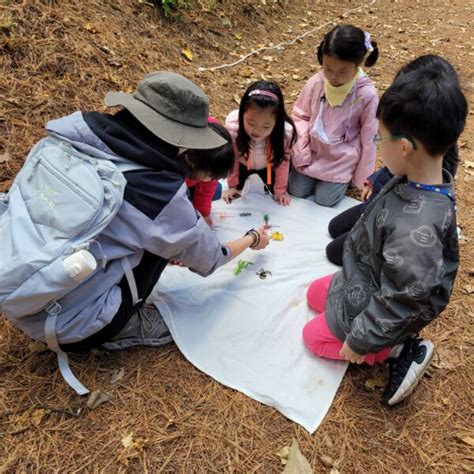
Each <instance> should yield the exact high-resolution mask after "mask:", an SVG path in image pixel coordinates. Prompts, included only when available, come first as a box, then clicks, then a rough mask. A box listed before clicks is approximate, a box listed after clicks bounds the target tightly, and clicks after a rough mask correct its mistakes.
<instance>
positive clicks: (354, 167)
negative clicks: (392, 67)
mask: <svg viewBox="0 0 474 474" xmlns="http://www.w3.org/2000/svg"><path fill="white" fill-rule="evenodd" d="M317 55H318V61H319V63H320V64H321V65H322V71H321V72H318V73H317V74H315V75H314V76H313V77H311V79H310V80H309V81H308V82H307V83H306V85H305V87H304V88H303V90H302V91H301V93H300V95H299V97H298V100H297V101H296V103H295V106H294V109H293V120H294V122H295V125H296V131H297V133H298V141H297V143H296V145H295V147H294V148H293V156H292V164H293V169H292V171H291V173H290V179H289V190H290V193H291V194H293V195H294V196H297V197H308V196H310V195H311V194H313V193H314V198H315V202H316V203H317V204H320V205H322V206H334V205H335V204H337V203H338V202H339V201H340V200H341V199H342V198H343V197H344V194H345V193H346V191H347V188H348V187H349V184H351V183H352V184H353V185H354V186H357V187H358V188H359V189H362V187H363V184H364V181H365V179H366V178H367V176H369V175H370V174H372V172H373V170H374V166H375V145H374V143H373V142H372V139H373V137H374V135H375V134H376V132H377V120H376V118H375V112H376V110H377V103H378V97H377V92H376V90H375V87H374V85H373V84H372V81H371V80H370V79H369V78H368V77H367V74H365V72H364V71H363V70H362V69H361V67H360V66H361V65H362V63H363V64H364V66H367V67H370V66H373V65H374V64H375V62H376V61H377V57H378V49H377V44H376V43H375V41H371V39H370V35H369V33H364V32H363V31H362V30H361V29H359V28H357V27H355V26H351V25H338V26H336V27H335V28H333V29H332V30H331V31H330V32H329V33H327V34H326V36H325V37H324V39H323V41H322V42H321V44H320V45H319V47H318V53H317Z"/></svg>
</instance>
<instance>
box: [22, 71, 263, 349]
mask: <svg viewBox="0 0 474 474" xmlns="http://www.w3.org/2000/svg"><path fill="white" fill-rule="evenodd" d="M105 104H106V105H107V106H108V107H120V110H117V111H113V113H111V114H108V113H100V112H75V113H73V114H71V115H69V116H67V117H63V118H60V119H57V120H53V121H50V122H49V123H48V124H47V126H46V129H47V131H48V133H49V134H50V135H52V136H54V137H55V138H59V139H60V140H61V141H62V142H66V143H68V144H69V145H71V146H72V147H74V148H75V149H77V150H79V151H81V152H83V153H86V154H88V155H90V156H91V157H99V158H102V159H103V158H107V159H109V160H111V161H113V162H114V163H116V164H117V166H118V167H119V169H120V170H121V171H122V173H123V175H124V177H125V179H126V186H125V192H124V201H123V204H122V205H121V207H120V209H119V211H118V213H117V214H116V215H115V217H114V218H113V219H112V221H111V222H110V223H109V224H108V226H107V227H106V228H105V230H104V231H103V232H102V233H101V234H100V235H99V236H98V237H97V238H96V239H95V241H94V242H95V244H96V245H93V246H91V248H90V251H91V252H92V253H93V255H94V256H95V257H96V259H97V260H100V258H101V257H103V256H104V255H105V256H107V257H108V262H107V265H106V266H105V267H104V268H103V271H99V272H95V273H93V274H92V275H91V276H90V277H89V278H88V279H87V280H86V281H84V282H83V283H81V285H80V286H78V287H76V288H75V289H73V290H72V291H71V292H70V293H68V294H67V295H66V296H65V297H63V298H62V299H61V300H59V304H60V305H61V308H62V312H61V317H59V318H58V319H57V323H56V327H55V329H56V336H57V340H58V342H59V346H60V348H61V349H62V350H63V351H81V352H82V351H86V350H89V349H91V348H93V347H97V346H100V345H103V346H105V347H106V348H107V349H109V350H120V349H125V348H128V347H132V346H136V345H148V346H158V345H161V344H163V343H166V342H169V341H170V340H171V336H170V334H169V332H168V329H167V328H166V325H165V324H164V322H163V320H162V318H161V316H160V314H159V313H158V311H157V309H156V308H155V306H154V305H144V301H145V300H146V298H147V297H148V295H149V294H150V292H151V290H152V289H153V287H154V286H155V284H156V283H157V281H158V279H159V277H160V275H161V273H162V271H163V270H164V268H165V267H166V265H167V264H168V261H169V260H170V259H176V260H179V261H180V262H182V263H183V265H185V266H187V267H189V268H190V269H191V270H192V271H193V272H196V273H198V274H200V275H202V276H207V275H209V274H211V273H212V272H213V271H214V270H216V269H217V268H218V267H219V266H221V265H224V264H225V263H227V262H228V261H229V260H231V259H232V258H234V257H236V256H237V255H239V254H240V253H241V252H242V251H244V250H245V249H247V248H249V247H251V248H252V249H254V250H261V249H263V248H265V247H266V246H267V245H268V243H269V236H268V235H267V234H266V233H265V231H264V229H263V228H260V229H258V230H253V229H252V230H251V231H249V232H248V233H247V234H246V235H244V236H243V237H241V238H239V239H237V240H235V241H232V242H227V243H221V242H220V241H219V240H218V239H217V238H216V236H215V235H214V233H213V232H212V230H211V229H210V228H209V226H208V224H207V223H206V222H205V220H204V219H203V218H202V217H201V216H200V215H199V214H197V213H196V211H195V210H194V208H193V205H192V203H191V202H190V200H189V197H188V190H187V186H186V184H185V177H188V176H191V177H192V176H193V175H195V174H199V172H200V171H201V170H200V169H199V166H203V165H202V163H203V162H205V161H206V157H207V155H206V153H209V152H207V151H206V150H211V151H212V150H213V149H216V148H219V147H222V146H229V142H228V141H227V140H226V139H225V138H224V137H222V136H221V135H219V134H218V133H216V132H214V131H213V130H212V129H210V128H209V127H208V115H209V101H208V98H207V96H206V94H204V92H203V91H202V90H201V89H200V88H199V87H198V86H196V85H195V84H194V83H193V82H191V81H190V80H188V79H186V78H185V77H183V76H181V75H179V74H175V73H173V72H152V73H150V74H148V75H147V76H146V77H145V78H144V79H143V80H142V81H141V82H140V83H139V84H138V86H137V89H136V91H135V92H134V93H133V94H125V93H122V92H109V93H108V94H107V95H106V97H105ZM188 150H193V152H191V151H188ZM194 150H202V153H201V152H200V157H199V160H197V159H196V161H193V160H194V159H195V158H193V157H195V156H196V152H195V151H194ZM230 150H231V151H230V153H227V154H226V156H227V161H226V163H219V164H216V166H219V169H220V173H221V174H225V172H227V171H229V170H230V169H232V166H233V152H232V147H231V146H230ZM200 164H201V165H200ZM208 170H209V169H206V171H208ZM65 218H67V216H65ZM123 257H127V258H128V262H129V264H130V265H129V268H128V269H127V268H126V266H124V265H123ZM127 275H128V278H127ZM130 281H132V283H133V284H131V283H130ZM134 285H135V288H133V286H134ZM46 317H47V315H46V314H45V311H42V312H40V313H38V314H36V315H32V316H31V317H28V318H24V322H22V324H23V326H22V327H21V329H23V330H24V331H25V332H26V333H27V334H29V335H30V336H31V337H33V338H35V339H38V340H42V339H43V337H44V334H43V325H44V322H45V320H46Z"/></svg>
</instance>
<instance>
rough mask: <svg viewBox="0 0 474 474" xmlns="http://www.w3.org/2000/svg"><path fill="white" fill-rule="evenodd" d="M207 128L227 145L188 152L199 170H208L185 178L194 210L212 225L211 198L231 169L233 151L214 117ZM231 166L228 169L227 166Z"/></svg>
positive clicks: (225, 131) (230, 143)
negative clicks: (196, 162) (197, 164)
mask: <svg viewBox="0 0 474 474" xmlns="http://www.w3.org/2000/svg"><path fill="white" fill-rule="evenodd" d="M208 122H209V127H210V128H212V129H213V130H214V131H215V132H217V133H218V134H219V135H221V136H222V137H223V138H225V139H226V140H227V142H228V143H227V144H226V145H223V146H221V147H219V148H214V149H211V150H189V151H188V152H187V153H193V154H194V155H195V157H194V161H196V158H197V159H198V160H199V161H200V162H201V164H202V165H203V166H200V168H199V169H204V170H207V169H208V170H209V171H201V172H199V173H198V174H196V175H192V176H190V177H188V178H186V184H187V185H188V188H189V191H190V193H191V202H192V203H193V206H194V208H195V209H196V210H197V211H199V212H200V213H201V215H202V217H203V218H204V220H205V221H206V222H207V223H208V224H209V225H212V219H211V217H210V214H211V208H212V198H213V197H214V195H215V193H216V189H217V184H218V182H217V180H218V179H221V178H225V177H226V176H227V174H228V173H229V172H230V171H231V170H232V169H233V165H234V150H233V147H232V137H231V136H230V133H229V132H228V131H227V129H226V128H225V127H224V126H223V125H221V124H220V123H219V122H218V121H217V120H216V119H215V118H214V117H209V119H208ZM231 162H232V166H231V167H230V168H229V164H230V163H231Z"/></svg>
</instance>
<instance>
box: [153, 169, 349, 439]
mask: <svg viewBox="0 0 474 474" xmlns="http://www.w3.org/2000/svg"><path fill="white" fill-rule="evenodd" d="M253 177H255V179H249V180H248V181H247V185H250V186H246V187H248V188H249V190H248V192H247V194H245V195H244V196H243V197H242V198H241V199H237V200H235V201H234V202H233V203H232V204H230V205H228V204H226V203H225V202H224V201H222V200H220V201H217V202H214V203H213V210H212V214H211V215H212V219H213V221H214V228H215V231H216V233H217V235H218V236H219V238H220V240H221V241H222V242H226V241H229V240H233V239H236V238H238V237H240V236H241V235H242V234H243V233H244V232H246V231H247V230H248V229H250V228H252V227H255V228H256V227H259V226H260V225H262V224H263V215H264V214H268V216H269V224H270V225H275V226H279V227H275V228H272V229H271V230H270V232H272V231H278V232H281V233H282V234H283V235H284V240H283V241H272V242H271V243H270V245H269V246H268V247H267V248H266V249H265V250H263V251H252V250H247V251H245V252H244V253H243V254H242V255H241V256H240V257H237V259H235V260H233V261H232V262H230V263H229V264H227V265H226V266H224V267H221V268H219V269H218V270H217V271H216V272H215V273H214V274H212V275H211V276H209V277H207V278H202V277H200V276H198V275H196V274H194V273H192V272H190V271H189V270H188V269H186V268H181V267H178V266H171V265H169V266H168V267H167V269H166V270H165V272H164V273H163V275H162V277H161V278H160V280H159V282H158V284H157V286H156V288H155V289H154V292H153V294H152V296H151V298H150V299H151V300H153V301H154V302H155V304H156V305H157V307H158V308H159V310H160V311H161V313H162V315H163V317H164V319H165V321H166V323H167V324H168V326H169V328H170V331H171V334H172V335H173V337H174V340H175V342H176V344H177V346H178V347H179V349H180V350H181V352H182V353H183V354H184V356H185V357H186V358H187V359H188V360H189V361H190V362H191V363H192V364H194V365H195V366H196V367H197V368H198V369H200V370H202V371H203V372H205V373H206V374H208V375H210V376H211V377H213V378H214V379H216V380H217V381H219V382H220V383H222V384H224V385H227V386H229V387H232V388H234V389H236V390H240V391H241V392H243V393H245V394H246V395H248V396H249V397H252V398H254V399H255V400H258V401H260V402H262V403H264V404H266V405H269V406H272V407H274V408H276V409H277V410H278V411H280V412H281V413H282V414H283V415H285V416H286V417H288V418H290V419H291V420H293V421H295V422H297V423H299V424H301V425H302V426H303V427H304V428H306V429H307V430H308V431H309V432H310V433H313V432H314V431H315V430H316V429H317V427H318V426H319V424H320V423H321V421H322V420H323V418H324V416H325V414H326V412H327V410H328V409H329V407H330V405H331V403H332V400H333V398H334V396H335V394H336V391H337V389H338V387H339V384H340V382H341V380H342V377H343V375H344V372H345V370H346V368H347V364H346V363H345V362H336V361H328V360H322V359H318V358H316V357H314V356H313V355H312V354H311V353H309V352H308V350H307V349H306V348H305V347H304V344H303V340H302V335H301V334H302V329H303V326H304V325H305V323H306V322H307V321H309V320H310V319H311V318H312V317H314V313H313V312H312V311H311V310H309V309H308V307H307V304H306V289H307V287H308V285H309V283H311V282H312V281H313V280H314V279H316V278H318V277H321V276H324V275H327V274H330V273H333V272H335V271H337V270H338V267H336V266H334V265H332V264H331V263H329V262H328V261H327V259H326V255H325V247H326V244H327V243H328V242H329V241H330V237H329V235H328V232H327V226H328V222H329V220H330V219H331V218H332V217H334V216H335V215H337V214H338V213H340V212H341V211H343V210H344V209H346V208H348V207H350V206H353V205H354V204H356V203H357V201H355V200H354V199H350V198H345V199H344V200H343V201H342V202H341V203H340V204H339V205H338V206H337V207H336V208H332V209H331V208H324V207H321V206H317V205H316V204H314V202H311V201H309V200H304V199H295V198H293V200H292V202H291V204H290V206H289V207H283V206H279V205H278V204H277V203H276V202H274V201H273V199H272V197H271V196H270V195H268V194H267V195H265V194H264V193H263V183H262V181H261V180H260V179H259V178H257V177H256V175H253V176H252V178H253ZM242 212H249V213H251V215H250V216H247V217H244V216H240V215H239V214H240V213H242ZM239 259H244V260H248V261H250V262H252V263H253V265H250V266H249V267H247V268H245V269H244V270H242V273H241V274H240V275H239V276H235V275H234V273H233V271H234V269H235V268H236V266H237V262H238V260H239ZM261 268H263V269H265V270H269V271H271V273H272V275H271V276H268V277H267V278H265V279H261V278H260V277H259V276H258V275H257V274H256V272H257V271H258V270H260V269H261Z"/></svg>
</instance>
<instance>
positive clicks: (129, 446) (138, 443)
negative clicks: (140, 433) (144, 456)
mask: <svg viewBox="0 0 474 474" xmlns="http://www.w3.org/2000/svg"><path fill="white" fill-rule="evenodd" d="M147 443H148V439H144V438H138V439H136V440H134V439H133V433H130V434H129V435H127V436H124V437H123V438H122V446H123V448H124V449H123V451H122V452H121V453H120V454H119V456H118V460H119V462H121V463H123V464H125V465H126V466H128V464H129V462H130V460H131V459H133V458H136V457H138V456H139V455H140V453H141V452H142V451H143V448H144V447H145V445H146V444H147Z"/></svg>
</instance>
